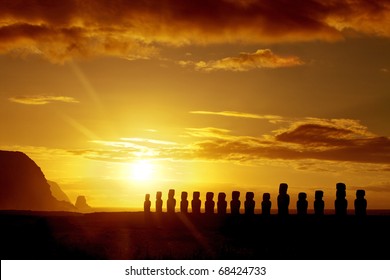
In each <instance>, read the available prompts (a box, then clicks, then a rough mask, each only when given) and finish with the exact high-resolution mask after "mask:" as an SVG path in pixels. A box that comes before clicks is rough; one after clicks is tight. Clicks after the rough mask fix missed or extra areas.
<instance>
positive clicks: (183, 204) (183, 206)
mask: <svg viewBox="0 0 390 280" xmlns="http://www.w3.org/2000/svg"><path fill="white" fill-rule="evenodd" d="M187 197H188V193H187V192H182V193H181V202H180V212H181V213H184V214H187V213H188V200H187Z"/></svg>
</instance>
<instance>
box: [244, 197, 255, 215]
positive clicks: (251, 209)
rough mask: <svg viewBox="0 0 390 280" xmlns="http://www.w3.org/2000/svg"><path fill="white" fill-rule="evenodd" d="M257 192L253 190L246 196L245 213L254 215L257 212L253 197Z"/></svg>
mask: <svg viewBox="0 0 390 280" xmlns="http://www.w3.org/2000/svg"><path fill="white" fill-rule="evenodd" d="M254 197H255V194H254V193H253V192H247V193H246V196H245V202H244V207H245V215H254V214H255V201H254V200H253V198H254Z"/></svg>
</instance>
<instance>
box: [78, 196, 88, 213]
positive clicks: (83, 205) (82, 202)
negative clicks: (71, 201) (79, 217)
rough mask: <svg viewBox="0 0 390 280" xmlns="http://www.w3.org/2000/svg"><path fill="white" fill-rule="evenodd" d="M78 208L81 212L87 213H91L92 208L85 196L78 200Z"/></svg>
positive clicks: (79, 197)
mask: <svg viewBox="0 0 390 280" xmlns="http://www.w3.org/2000/svg"><path fill="white" fill-rule="evenodd" d="M75 206H76V208H77V209H78V210H79V211H82V212H85V211H90V210H91V207H90V206H89V205H88V203H87V199H86V198H85V196H83V195H79V196H78V197H77V199H76V203H75Z"/></svg>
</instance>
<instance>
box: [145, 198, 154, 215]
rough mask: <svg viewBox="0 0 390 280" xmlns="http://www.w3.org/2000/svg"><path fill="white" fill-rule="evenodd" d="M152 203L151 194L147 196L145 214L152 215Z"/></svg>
mask: <svg viewBox="0 0 390 280" xmlns="http://www.w3.org/2000/svg"><path fill="white" fill-rule="evenodd" d="M151 205H152V203H151V202H150V194H145V202H144V212H145V213H150V206H151Z"/></svg>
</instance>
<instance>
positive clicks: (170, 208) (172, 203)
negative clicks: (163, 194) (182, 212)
mask: <svg viewBox="0 0 390 280" xmlns="http://www.w3.org/2000/svg"><path fill="white" fill-rule="evenodd" d="M175 207H176V199H175V190H173V189H170V190H169V192H168V200H167V212H168V213H175Z"/></svg>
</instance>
